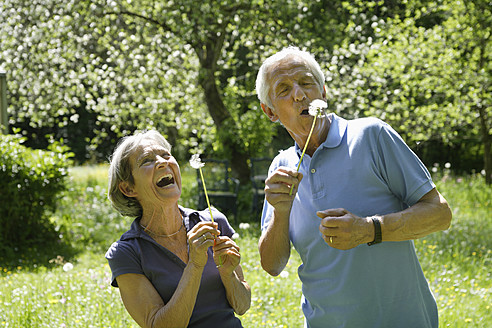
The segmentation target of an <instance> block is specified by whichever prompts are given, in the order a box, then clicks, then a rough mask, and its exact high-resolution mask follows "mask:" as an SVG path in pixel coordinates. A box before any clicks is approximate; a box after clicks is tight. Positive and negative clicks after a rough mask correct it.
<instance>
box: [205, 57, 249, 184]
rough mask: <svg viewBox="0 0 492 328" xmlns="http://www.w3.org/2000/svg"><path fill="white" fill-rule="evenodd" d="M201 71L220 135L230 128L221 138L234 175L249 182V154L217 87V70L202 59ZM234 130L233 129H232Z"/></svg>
mask: <svg viewBox="0 0 492 328" xmlns="http://www.w3.org/2000/svg"><path fill="white" fill-rule="evenodd" d="M200 64H201V67H200V73H199V77H198V82H199V84H200V86H201V87H202V88H203V92H204V97H205V102H206V104H207V108H208V112H209V113H210V115H211V116H212V119H213V120H214V123H215V125H216V126H217V131H219V132H218V134H219V136H220V135H221V133H220V131H221V130H222V131H223V130H224V129H228V130H229V132H228V133H227V136H228V137H226V138H221V142H222V145H223V146H224V148H225V150H226V152H227V153H228V154H230V155H229V159H230V162H231V168H232V171H233V174H234V176H236V177H237V178H238V179H239V180H240V181H241V182H248V181H249V176H250V168H249V166H248V162H247V161H248V154H247V152H246V151H245V149H244V148H243V144H242V143H241V142H240V140H238V137H237V136H238V134H237V133H235V130H236V129H237V127H236V122H235V121H234V119H233V117H232V116H231V114H230V113H229V111H228V110H227V109H226V107H225V105H224V102H223V101H222V98H221V97H220V94H219V90H218V88H217V84H216V80H215V74H214V73H215V70H213V69H211V68H207V67H204V65H203V64H204V63H202V61H201V60H200ZM231 130H232V131H231Z"/></svg>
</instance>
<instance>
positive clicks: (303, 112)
mask: <svg viewBox="0 0 492 328" xmlns="http://www.w3.org/2000/svg"><path fill="white" fill-rule="evenodd" d="M301 115H309V110H307V109H304V110H303V111H302V112H301Z"/></svg>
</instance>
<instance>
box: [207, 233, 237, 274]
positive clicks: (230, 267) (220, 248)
mask: <svg viewBox="0 0 492 328" xmlns="http://www.w3.org/2000/svg"><path fill="white" fill-rule="evenodd" d="M213 250H214V262H215V265H217V267H218V268H219V272H220V273H221V274H232V272H234V270H235V269H236V267H237V266H238V265H239V263H240V262H241V254H240V253H239V246H237V245H236V243H235V242H234V241H233V240H232V239H231V238H229V237H227V236H218V237H217V238H215V245H214V247H213Z"/></svg>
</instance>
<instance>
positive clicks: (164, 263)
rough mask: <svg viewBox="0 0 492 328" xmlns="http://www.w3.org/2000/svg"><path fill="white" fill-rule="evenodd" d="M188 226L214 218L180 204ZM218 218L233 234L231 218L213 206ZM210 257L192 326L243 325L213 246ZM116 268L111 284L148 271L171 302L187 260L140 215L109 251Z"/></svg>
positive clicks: (226, 231)
mask: <svg viewBox="0 0 492 328" xmlns="http://www.w3.org/2000/svg"><path fill="white" fill-rule="evenodd" d="M179 210H180V211H181V214H182V215H183V219H184V223H185V227H186V230H187V231H190V229H191V228H193V226H195V225H196V224H197V223H198V222H200V221H211V218H210V212H209V211H208V209H207V210H204V211H194V210H191V209H188V208H183V207H181V206H180V207H179ZM212 211H213V217H214V221H215V222H217V223H218V225H219V228H218V229H219V230H220V233H221V235H224V236H228V237H231V236H232V235H233V234H234V229H233V228H232V227H231V226H230V225H229V222H228V221H227V218H226V217H225V216H224V215H223V214H222V213H220V212H219V211H217V210H216V209H212ZM207 252H208V260H207V264H206V265H205V268H204V269H203V273H202V280H201V282H200V288H199V290H198V294H197V297H196V303H195V307H194V309H193V313H192V315H191V318H190V322H189V324H188V327H194V328H197V327H200V328H201V327H216V326H217V324H218V323H220V325H221V327H242V325H241V321H240V320H239V319H238V318H237V317H236V316H235V315H234V310H233V309H232V307H231V305H230V304H229V302H228V300H227V297H226V291H225V288H224V285H223V284H222V280H221V279H220V275H219V270H217V268H216V266H215V263H214V260H213V253H212V248H211V247H210V248H209V249H208V251H207ZM106 259H107V260H108V262H109V266H110V268H111V272H112V282H111V285H112V286H114V287H118V284H117V282H116V277H118V276H119V275H122V274H125V273H136V274H143V275H145V276H146V277H147V278H148V279H149V280H150V282H151V283H152V284H153V285H154V288H155V289H156V290H157V292H158V293H159V295H160V296H161V298H162V300H163V301H164V303H168V302H169V300H170V299H171V297H172V295H173V294H174V292H175V291H176V288H177V287H178V283H179V280H180V279H181V276H182V275H183V270H184V269H185V267H186V264H185V263H184V262H183V261H182V260H181V259H180V258H179V257H178V256H177V255H175V254H174V253H173V252H171V251H169V250H168V249H167V248H165V247H164V246H162V245H160V244H158V243H157V242H156V241H155V240H154V239H152V238H151V237H150V236H149V235H148V234H147V233H146V232H144V231H143V229H142V228H141V226H140V218H136V219H135V220H134V221H133V223H132V225H131V228H130V230H128V231H127V232H125V233H124V234H123V235H122V236H121V238H120V240H118V241H117V242H115V243H113V244H112V245H111V247H110V248H109V249H108V251H107V253H106Z"/></svg>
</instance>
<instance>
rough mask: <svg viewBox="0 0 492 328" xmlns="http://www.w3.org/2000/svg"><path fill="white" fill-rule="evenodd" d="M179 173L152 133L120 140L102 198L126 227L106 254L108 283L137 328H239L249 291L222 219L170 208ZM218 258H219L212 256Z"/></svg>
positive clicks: (177, 190)
mask: <svg viewBox="0 0 492 328" xmlns="http://www.w3.org/2000/svg"><path fill="white" fill-rule="evenodd" d="M180 196H181V173H180V170H179V165H178V163H177V162H176V159H175V158H174V157H173V156H172V155H171V145H170V144H169V143H168V142H167V141H166V139H165V138H164V137H163V136H162V135H161V134H159V133H158V132H156V131H147V132H139V133H135V134H134V135H132V136H128V137H125V138H123V139H122V140H120V142H119V144H118V146H117V147H116V149H115V151H114V153H113V155H112V157H111V164H110V168H109V191H108V197H109V199H110V200H111V203H112V204H113V206H114V207H115V208H116V209H117V210H118V211H119V212H120V213H121V214H123V215H126V216H131V217H135V220H134V221H133V223H132V225H131V228H130V230H128V231H127V232H125V233H124V234H123V235H122V236H121V238H120V239H119V240H118V241H117V242H115V243H113V244H112V245H111V247H110V248H109V250H108V252H107V253H106V258H107V260H108V262H109V265H110V267H111V271H112V283H111V284H112V285H113V286H114V287H119V290H120V294H121V298H122V300H123V303H124V305H125V307H126V309H127V310H128V312H129V313H130V315H131V316H132V317H133V319H134V320H135V321H136V322H137V323H138V324H139V325H140V326H141V327H242V325H241V321H240V320H239V319H238V318H237V317H236V316H235V315H234V312H236V313H237V314H239V315H241V314H244V313H245V312H246V311H247V310H248V309H249V306H250V303H251V290H250V287H249V285H248V283H247V282H246V281H245V280H244V275H243V271H242V269H241V266H240V264H239V262H240V253H239V247H238V246H237V245H236V243H235V242H234V241H233V240H232V239H231V236H232V234H233V233H234V230H233V229H232V227H231V226H230V225H229V223H228V222H227V219H226V217H225V216H224V215H223V214H222V213H220V212H218V211H217V210H215V209H214V211H215V212H214V213H213V217H214V221H215V222H214V223H212V221H211V218H210V214H207V213H208V211H195V210H191V209H188V208H184V207H182V206H180V205H178V201H179V198H180ZM219 258H220V259H219Z"/></svg>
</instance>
